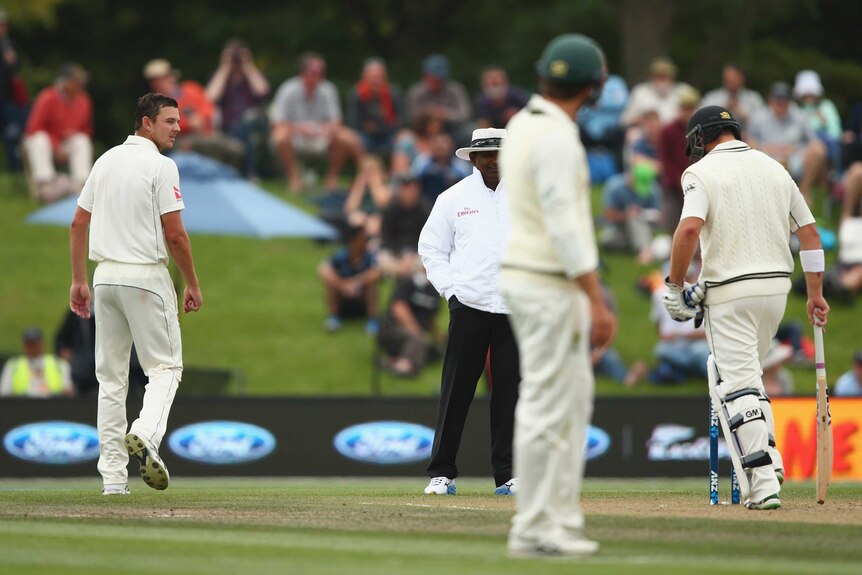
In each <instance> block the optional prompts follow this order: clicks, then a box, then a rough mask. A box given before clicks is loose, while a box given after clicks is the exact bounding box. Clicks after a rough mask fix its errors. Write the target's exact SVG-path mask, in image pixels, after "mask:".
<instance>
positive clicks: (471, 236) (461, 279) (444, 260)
mask: <svg viewBox="0 0 862 575" xmlns="http://www.w3.org/2000/svg"><path fill="white" fill-rule="evenodd" d="M508 236H509V217H508V207H507V204H506V196H505V193H504V184H503V181H502V180H501V181H500V183H499V184H498V185H497V189H496V190H491V189H489V188H488V187H487V186H486V185H485V181H484V180H483V179H482V174H481V173H480V172H479V170H477V169H475V168H474V169H473V173H472V174H471V175H469V176H467V177H466V178H464V179H463V180H461V181H460V182H458V183H457V184H455V185H454V186H452V187H451V188H449V189H448V190H446V191H445V192H443V193H442V194H440V195H439V196H438V197H437V201H436V202H434V209H432V210H431V215H430V216H428V221H427V222H425V226H424V227H423V228H422V233H421V234H420V236H419V255H420V256H422V263H423V264H424V266H425V271H426V272H427V273H428V280H429V281H430V282H431V284H432V285H433V286H434V287H435V288H436V289H437V291H438V292H439V293H440V295H442V296H443V297H444V298H446V299H447V300H448V299H449V298H450V297H452V296H453V295H454V296H455V297H457V298H458V301H460V302H461V303H462V304H464V305H466V306H468V307H471V308H473V309H477V310H480V311H486V312H490V313H505V314H507V313H509V310H508V308H507V307H506V304H505V302H504V301H503V296H502V294H501V293H500V260H501V259H502V256H503V247H504V246H505V245H506V239H507V238H508Z"/></svg>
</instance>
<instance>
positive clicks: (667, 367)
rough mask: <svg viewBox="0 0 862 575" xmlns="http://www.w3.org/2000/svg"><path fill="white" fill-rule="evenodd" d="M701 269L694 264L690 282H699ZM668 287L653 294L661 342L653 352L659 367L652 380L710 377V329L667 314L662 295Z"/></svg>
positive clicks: (653, 381)
mask: <svg viewBox="0 0 862 575" xmlns="http://www.w3.org/2000/svg"><path fill="white" fill-rule="evenodd" d="M698 273H699V270H698V269H697V266H694V265H692V266H691V267H690V268H689V270H688V274H687V275H686V278H685V279H686V281H689V282H694V281H697V274H698ZM666 290H667V286H665V285H661V287H660V288H659V289H657V290H655V291H654V292H653V294H652V311H651V312H650V319H652V321H654V322H655V323H656V327H657V328H658V336H659V342H658V343H657V344H656V346H655V349H654V350H653V354H654V355H655V357H656V359H657V360H658V366H657V367H656V368H655V369H653V370H652V371H651V372H650V374H649V381H650V382H651V383H659V384H661V383H680V382H683V381H685V380H686V379H688V378H690V377H697V378H701V379H706V377H707V370H706V359H707V357H709V353H710V352H709V344H708V343H707V341H706V330H705V329H704V327H703V325H701V326H699V327H695V326H694V323H695V320H693V319H690V320H688V321H686V322H678V321H675V320H674V319H673V318H672V317H670V315H669V314H668V313H667V310H666V309H665V307H664V303H662V297H663V296H664V292H665V291H666Z"/></svg>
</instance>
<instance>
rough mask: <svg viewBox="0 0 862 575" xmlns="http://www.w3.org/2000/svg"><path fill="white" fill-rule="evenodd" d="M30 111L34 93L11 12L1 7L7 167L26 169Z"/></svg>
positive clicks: (2, 132)
mask: <svg viewBox="0 0 862 575" xmlns="http://www.w3.org/2000/svg"><path fill="white" fill-rule="evenodd" d="M29 113H30V95H29V94H28V93H27V86H26V85H25V84H24V81H23V80H22V79H21V69H20V62H19V59H18V52H17V51H16V50H15V46H14V45H13V44H12V39H11V38H10V37H9V16H8V14H7V13H6V11H5V10H3V9H2V8H0V137H2V140H3V144H4V146H5V148H6V167H7V169H8V170H9V171H11V172H20V171H21V170H23V169H24V164H23V162H22V161H21V137H22V135H23V134H24V129H25V127H26V125H27V116H28V115H29Z"/></svg>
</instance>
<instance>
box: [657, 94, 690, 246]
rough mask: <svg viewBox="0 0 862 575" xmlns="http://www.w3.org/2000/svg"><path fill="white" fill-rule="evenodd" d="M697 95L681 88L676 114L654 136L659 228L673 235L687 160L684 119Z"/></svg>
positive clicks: (681, 198) (680, 204) (680, 208)
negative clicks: (658, 171) (656, 158)
mask: <svg viewBox="0 0 862 575" xmlns="http://www.w3.org/2000/svg"><path fill="white" fill-rule="evenodd" d="M699 101H700V94H699V93H698V91H697V90H695V89H694V88H691V89H686V90H684V91H682V93H681V94H680V96H679V113H678V114H677V116H676V118H675V119H674V120H673V121H672V122H670V123H668V124H666V125H665V126H664V127H662V129H661V133H660V134H659V137H658V160H659V163H660V164H661V191H662V196H661V212H662V227H663V228H664V231H665V232H667V233H668V234H671V235H673V232H674V231H676V226H677V224H679V217H680V215H681V214H682V201H683V193H682V173H683V172H684V171H685V169H686V168H688V166H689V164H690V163H691V160H690V159H689V157H688V156H686V155H685V146H684V145H682V144H680V142H685V134H686V131H687V130H688V121H689V120H690V119H691V116H692V115H693V114H694V112H695V110H697V108H698V102H699Z"/></svg>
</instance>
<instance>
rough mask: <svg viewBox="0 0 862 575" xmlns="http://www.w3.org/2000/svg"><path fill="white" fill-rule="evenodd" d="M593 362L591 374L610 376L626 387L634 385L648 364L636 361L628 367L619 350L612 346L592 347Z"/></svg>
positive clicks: (642, 375) (638, 381)
mask: <svg viewBox="0 0 862 575" xmlns="http://www.w3.org/2000/svg"><path fill="white" fill-rule="evenodd" d="M590 360H591V361H592V363H593V374H595V375H596V376H603V377H607V378H610V379H612V380H614V381H616V382H617V383H622V384H623V385H625V386H626V387H634V386H636V385H637V384H638V383H640V381H641V380H642V379H643V378H644V376H645V375H646V374H647V373H648V372H649V366H648V365H647V364H646V363H645V362H643V361H636V362H635V363H633V364H632V366H631V368H629V367H628V366H627V365H626V363H625V361H623V358H622V357H621V356H620V354H619V352H618V351H617V350H616V349H615V348H613V347H606V348H602V349H593V350H592V351H591V352H590Z"/></svg>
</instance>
